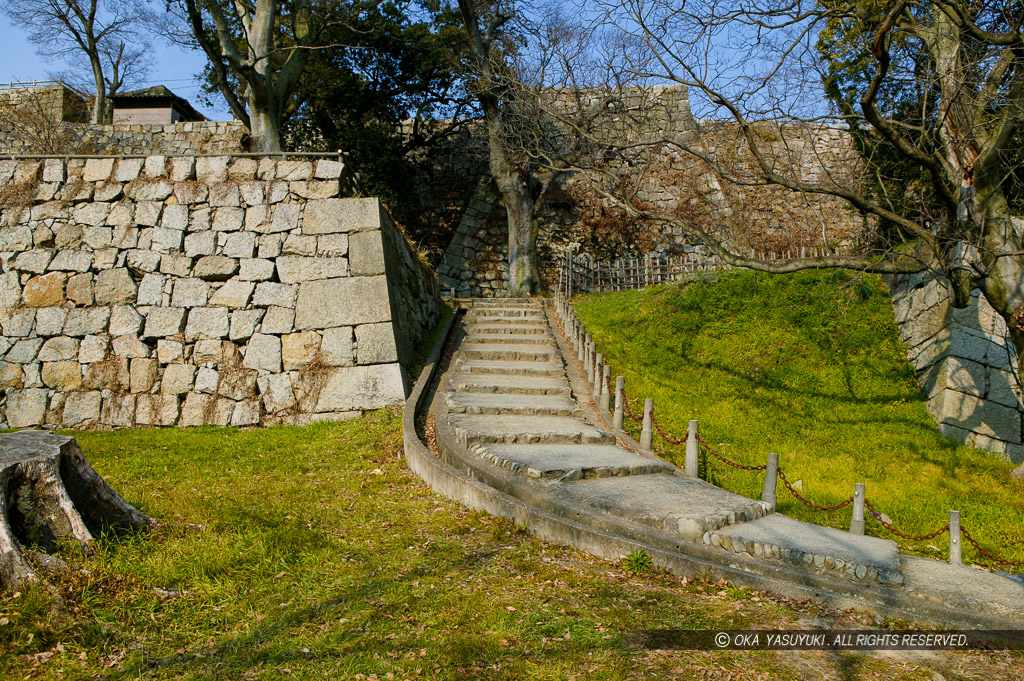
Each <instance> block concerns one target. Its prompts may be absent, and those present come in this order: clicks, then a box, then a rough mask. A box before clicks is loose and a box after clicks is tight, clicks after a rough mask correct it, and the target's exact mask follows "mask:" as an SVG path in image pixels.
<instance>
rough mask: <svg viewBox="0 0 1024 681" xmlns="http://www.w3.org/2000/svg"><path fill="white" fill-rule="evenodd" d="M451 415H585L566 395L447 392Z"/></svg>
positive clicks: (447, 406) (447, 405) (446, 398)
mask: <svg viewBox="0 0 1024 681" xmlns="http://www.w3.org/2000/svg"><path fill="white" fill-rule="evenodd" d="M445 409H446V410H447V411H448V413H449V414H495V415H497V414H516V415H521V416H576V417H582V416H583V409H581V408H580V406H579V405H578V404H576V400H574V399H572V398H571V397H566V396H565V395H509V394H487V393H461V392H454V391H452V392H448V393H446V394H445Z"/></svg>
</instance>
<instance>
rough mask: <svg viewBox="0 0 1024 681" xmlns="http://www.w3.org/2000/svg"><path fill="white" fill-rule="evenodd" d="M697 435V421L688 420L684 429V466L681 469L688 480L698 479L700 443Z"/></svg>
mask: <svg viewBox="0 0 1024 681" xmlns="http://www.w3.org/2000/svg"><path fill="white" fill-rule="evenodd" d="M697 435H698V430H697V421H696V420H694V419H690V425H689V427H688V428H687V429H686V466H685V467H684V468H683V471H684V472H685V473H686V477H688V478H699V477H700V441H699V440H698V439H697Z"/></svg>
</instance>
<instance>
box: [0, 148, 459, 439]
mask: <svg viewBox="0 0 1024 681" xmlns="http://www.w3.org/2000/svg"><path fill="white" fill-rule="evenodd" d="M347 172H348V171H347V169H346V168H345V166H344V165H343V164H342V163H340V162H338V161H336V160H328V159H321V160H317V161H309V160H303V161H287V160H273V159H270V158H262V159H254V158H235V159H231V158H228V157H204V158H195V157H163V156H151V157H149V158H146V159H121V160H115V159H90V160H69V161H64V160H61V159H47V160H45V161H19V162H14V161H0V331H2V336H0V391H2V392H0V427H16V428H22V427H30V426H39V425H45V426H52V427H76V428H78V427H131V426H171V425H202V424H216V425H236V426H249V425H257V424H273V423H280V422H286V423H304V422H309V421H312V420H319V419H339V418H347V417H350V416H353V415H356V414H358V413H360V411H361V410H364V409H374V408H379V407H384V406H390V405H398V404H401V403H402V402H403V400H404V398H405V392H406V387H407V386H406V380H407V379H406V376H405V373H404V369H403V366H402V363H403V362H408V361H409V358H410V355H411V348H412V347H414V345H415V344H416V343H417V341H418V340H419V339H420V338H421V337H422V335H423V334H424V332H425V331H426V330H427V329H429V328H430V327H431V326H432V325H433V324H434V322H435V321H436V318H437V315H438V313H439V304H440V303H439V298H438V292H437V286H436V282H435V281H434V278H433V274H432V273H431V272H430V271H429V269H427V268H426V267H425V266H424V265H422V264H421V263H420V261H419V258H418V257H417V254H416V253H415V252H414V251H413V250H412V248H411V247H410V246H409V244H408V242H407V241H406V239H405V238H404V236H403V235H402V234H401V233H399V231H398V230H397V228H396V227H395V226H394V223H393V222H392V221H391V219H390V217H389V215H388V213H387V211H386V210H384V209H383V207H382V206H381V204H380V203H379V201H377V199H372V198H369V199H366V198H340V197H341V196H342V195H343V193H344V192H345V190H346V186H347V181H346V178H347Z"/></svg>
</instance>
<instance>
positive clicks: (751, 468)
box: [697, 434, 768, 471]
mask: <svg viewBox="0 0 1024 681" xmlns="http://www.w3.org/2000/svg"><path fill="white" fill-rule="evenodd" d="M697 442H699V443H700V444H701V445H703V446H704V449H706V450H708V451H709V452H710V453H711V455H712V456H713V457H715V458H716V459H718V460H719V461H721V462H722V463H724V464H725V465H727V466H732V467H733V468H739V469H740V470H744V471H763V470H767V468H768V466H767V465H764V464H762V465H760V466H748V465H747V464H743V463H739V462H736V461H732V460H731V459H727V458H725V457H724V456H722V455H721V454H719V453H718V452H716V451H715V450H714V449H713V448H712V447H711V445H710V444H709V443H708V441H707V440H705V439H704V438H702V437H701V436H700V435H699V434H698V435H697Z"/></svg>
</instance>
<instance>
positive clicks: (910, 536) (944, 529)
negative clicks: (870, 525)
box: [864, 499, 949, 541]
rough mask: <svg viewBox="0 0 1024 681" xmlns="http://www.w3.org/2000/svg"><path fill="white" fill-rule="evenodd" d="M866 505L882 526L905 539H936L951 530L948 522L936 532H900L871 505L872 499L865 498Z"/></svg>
mask: <svg viewBox="0 0 1024 681" xmlns="http://www.w3.org/2000/svg"><path fill="white" fill-rule="evenodd" d="M864 505H865V506H866V507H867V509H868V511H869V512H870V513H871V517H873V518H874V519H875V520H877V521H878V522H879V523H880V524H881V525H882V527H884V528H885V529H887V530H889V531H890V532H892V533H893V534H895V535H896V536H897V537H902V538H903V539H909V540H910V541H925V540H927V539H935V537H938V536H939V535H940V534H942V533H943V532H948V531H949V524H948V523H947V524H945V525H943V526H942V527H940V528H939V529H937V530H935V531H934V532H932V533H931V534H921V535H915V534H907V533H905V532H900V531H899V530H897V529H896V528H895V527H893V526H892V523H887V522H886V521H885V520H884V519H883V518H882V514H881V513H879V512H878V511H877V510H875V507H874V506H872V505H871V502H870V501H868V500H867V499H865V500H864Z"/></svg>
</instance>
